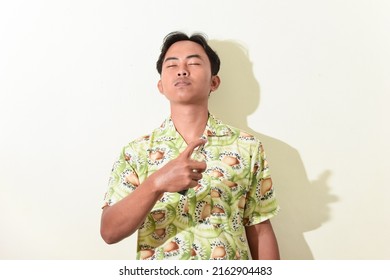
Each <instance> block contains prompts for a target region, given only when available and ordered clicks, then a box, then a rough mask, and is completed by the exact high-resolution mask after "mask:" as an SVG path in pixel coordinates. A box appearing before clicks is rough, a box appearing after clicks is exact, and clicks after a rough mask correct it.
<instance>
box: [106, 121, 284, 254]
mask: <svg viewBox="0 0 390 280" xmlns="http://www.w3.org/2000/svg"><path fill="white" fill-rule="evenodd" d="M203 137H204V138H207V142H206V144H205V145H204V146H203V147H201V148H200V149H198V151H197V154H198V157H199V156H201V157H202V158H203V160H205V161H206V164H207V168H206V170H205V171H204V172H203V178H202V179H201V180H200V181H199V182H198V185H197V186H196V187H194V188H191V189H189V190H188V192H187V193H186V194H185V195H181V194H179V193H169V192H166V193H164V195H163V196H162V197H161V198H160V199H159V200H158V201H157V203H156V204H155V206H154V208H153V209H152V211H151V212H150V213H149V214H148V216H147V218H146V219H145V221H144V223H143V224H142V225H141V227H140V228H139V230H138V242H137V259H152V260H162V259H184V260H187V259H205V260H210V259H211V260H214V259H228V260H233V259H250V251H249V247H248V244H247V239H246V235H245V228H244V227H245V226H250V225H254V224H257V223H260V222H263V221H265V220H267V219H269V218H271V217H273V216H275V215H276V214H277V212H278V210H279V206H278V204H277V202H276V199H275V195H274V190H273V187H272V180H271V177H270V172H269V167H268V164H267V161H266V157H265V152H264V149H263V146H262V144H261V142H260V141H259V140H257V139H256V138H255V137H253V136H252V135H249V134H247V133H245V132H242V131H240V130H238V129H236V128H234V127H231V126H228V125H225V124H223V123H222V122H221V121H219V120H217V119H216V118H215V117H214V116H213V115H211V114H210V115H209V118H208V121H207V125H206V129H205V132H204V134H203ZM186 147H187V144H186V142H185V141H184V139H183V138H182V137H181V135H180V134H179V133H178V132H177V131H176V129H175V126H174V124H173V121H172V120H171V118H168V119H166V120H165V122H164V123H163V124H162V125H161V126H160V127H159V128H157V129H155V130H154V131H153V132H152V133H151V134H150V135H147V136H144V137H142V138H139V139H137V140H135V141H132V142H130V143H129V144H128V145H126V146H125V147H124V148H123V150H122V153H121V154H120V157H119V159H118V160H117V161H116V162H115V164H114V166H113V169H112V173H111V177H110V180H109V187H108V191H107V193H106V196H105V205H113V204H115V203H116V202H118V201H119V200H121V199H122V198H124V197H125V196H127V195H130V194H131V193H132V191H134V190H135V189H136V188H137V186H139V185H140V184H141V183H142V182H143V181H144V180H145V179H146V178H147V177H148V176H150V175H151V174H152V173H153V172H155V171H156V170H158V169H159V168H161V167H162V166H163V165H165V164H166V163H167V162H169V161H170V160H172V159H175V158H176V157H177V156H178V155H179V154H180V153H181V152H183V151H184V149H185V148H186Z"/></svg>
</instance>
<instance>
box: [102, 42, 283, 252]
mask: <svg viewBox="0 0 390 280" xmlns="http://www.w3.org/2000/svg"><path fill="white" fill-rule="evenodd" d="M219 84H220V78H219V77H218V76H216V75H212V74H211V66H210V61H209V59H208V57H207V55H206V53H205V51H204V49H203V48H202V47H201V46H200V45H198V44H196V43H194V42H191V41H180V42H176V43H174V44H173V45H172V46H171V47H170V48H169V49H168V51H167V53H166V55H165V58H164V62H163V68H162V73H161V77H160V80H159V81H158V84H157V87H158V89H159V91H160V93H161V94H163V95H164V96H165V97H166V98H167V99H168V100H169V103H170V109H171V119H172V121H173V122H174V124H175V127H176V130H177V131H178V133H180V135H181V136H182V137H183V139H184V140H185V141H186V143H188V146H187V148H186V149H185V150H184V151H183V153H181V154H180V155H179V157H178V158H176V159H174V160H172V161H170V162H169V163H167V164H166V165H165V166H164V167H162V168H161V169H159V170H158V171H156V172H155V173H153V174H152V175H151V176H149V177H148V178H147V179H146V180H145V181H144V182H143V183H142V184H140V185H139V186H138V187H137V188H136V190H135V191H134V192H133V193H132V194H131V195H129V196H127V197H125V198H124V199H122V200H121V201H119V202H118V203H116V204H114V205H113V206H106V207H104V209H103V213H102V218H101V229H100V231H101V235H102V238H103V239H104V240H105V241H106V242H107V243H108V244H112V243H116V242H119V241H120V240H122V239H124V238H126V237H128V236H130V235H131V234H133V233H134V232H135V231H136V230H137V229H138V228H139V226H140V225H141V224H142V222H143V221H144V220H145V218H146V216H147V215H148V213H149V212H150V211H151V209H152V208H153V206H154V205H155V203H156V202H157V200H158V199H159V198H160V197H161V196H162V195H163V193H164V192H178V191H181V190H185V189H188V188H191V187H195V186H196V185H197V182H198V180H200V179H201V178H202V172H203V171H205V169H206V163H205V162H198V161H195V160H192V159H191V158H190V156H191V154H192V152H193V151H194V149H195V148H196V147H198V146H200V145H203V144H204V141H203V140H201V139H199V138H200V136H201V135H202V134H203V132H204V129H205V127H206V123H207V119H208V111H209V110H208V98H209V95H210V93H211V92H213V91H215V90H216V89H218V86H219ZM194 169H196V170H197V171H198V172H193V170H194ZM134 205H136V207H134ZM246 234H247V238H248V243H249V246H250V250H251V254H252V258H253V259H279V250H278V245H277V241H276V238H275V234H274V232H273V229H272V225H271V223H270V222H269V221H268V220H267V221H265V222H262V223H260V224H257V225H253V226H250V227H247V228H246Z"/></svg>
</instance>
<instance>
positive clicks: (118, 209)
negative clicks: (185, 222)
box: [100, 180, 162, 244]
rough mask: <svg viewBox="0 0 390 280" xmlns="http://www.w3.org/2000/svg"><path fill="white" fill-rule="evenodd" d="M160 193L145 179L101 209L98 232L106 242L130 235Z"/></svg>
mask: <svg viewBox="0 0 390 280" xmlns="http://www.w3.org/2000/svg"><path fill="white" fill-rule="evenodd" d="M161 195H162V192H161V191H158V190H157V188H155V187H154V186H153V180H146V181H145V182H144V183H142V184H141V185H139V186H138V187H137V189H135V190H134V192H132V193H131V194H130V195H128V196H127V197H125V198H123V199H122V200H121V201H119V202H117V203H116V204H114V205H112V206H106V207H105V208H104V209H103V213H102V218H101V225H100V234H101V236H102V238H103V240H104V241H105V242H106V243H108V244H113V243H117V242H119V241H121V240H122V239H124V238H126V237H129V236H130V235H132V234H133V233H134V232H135V231H136V230H137V229H138V228H139V227H140V226H141V224H142V223H143V221H144V220H145V218H146V216H147V215H148V214H149V213H150V211H151V209H152V208H153V206H154V205H155V203H156V201H157V200H158V199H159V198H160V196H161Z"/></svg>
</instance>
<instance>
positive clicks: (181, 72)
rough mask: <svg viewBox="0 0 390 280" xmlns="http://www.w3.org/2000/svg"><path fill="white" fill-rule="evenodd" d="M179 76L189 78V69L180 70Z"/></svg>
mask: <svg viewBox="0 0 390 280" xmlns="http://www.w3.org/2000/svg"><path fill="white" fill-rule="evenodd" d="M177 75H178V76H179V77H188V75H189V73H188V71H187V69H184V68H182V69H180V70H179V71H178V72H177Z"/></svg>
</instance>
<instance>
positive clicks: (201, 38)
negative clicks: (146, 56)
mask: <svg viewBox="0 0 390 280" xmlns="http://www.w3.org/2000/svg"><path fill="white" fill-rule="evenodd" d="M179 41H191V42H194V43H197V44H199V45H201V46H202V48H203V49H204V50H205V52H206V54H207V57H208V58H209V60H210V64H211V74H212V75H213V76H214V75H217V74H218V72H219V68H220V65H221V61H220V60H219V57H218V55H217V53H216V52H215V51H214V50H213V49H212V48H211V47H210V46H209V44H208V43H207V39H206V36H205V35H203V34H201V33H194V34H192V35H191V36H188V35H187V34H185V33H183V32H180V31H174V32H171V33H169V34H168V35H167V36H165V38H164V43H163V45H162V46H161V53H160V56H159V57H158V60H157V63H156V68H157V72H158V73H159V74H160V75H161V71H162V64H163V61H164V58H165V55H166V53H167V51H168V49H169V48H170V47H171V46H172V45H173V44H174V43H176V42H179Z"/></svg>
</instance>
